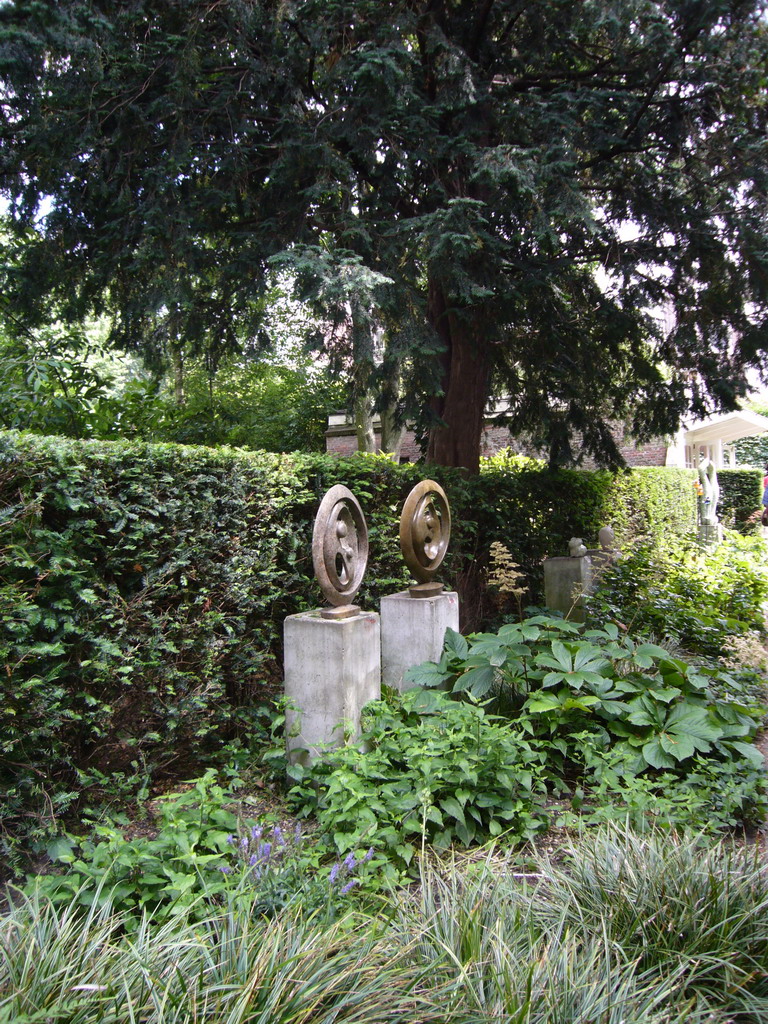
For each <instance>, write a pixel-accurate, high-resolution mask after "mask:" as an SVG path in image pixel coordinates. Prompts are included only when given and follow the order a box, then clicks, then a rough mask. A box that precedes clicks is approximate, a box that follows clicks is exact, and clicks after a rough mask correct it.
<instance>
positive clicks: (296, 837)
mask: <svg viewBox="0 0 768 1024" xmlns="http://www.w3.org/2000/svg"><path fill="white" fill-rule="evenodd" d="M293 841H294V843H300V842H301V825H297V826H296V828H295V829H294V830H293Z"/></svg>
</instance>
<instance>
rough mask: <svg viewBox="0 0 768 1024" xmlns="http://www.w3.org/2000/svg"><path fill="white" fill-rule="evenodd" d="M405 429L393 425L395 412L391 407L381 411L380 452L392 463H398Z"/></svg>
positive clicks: (401, 426)
mask: <svg viewBox="0 0 768 1024" xmlns="http://www.w3.org/2000/svg"><path fill="white" fill-rule="evenodd" d="M404 434H405V427H404V426H403V425H402V424H400V425H399V426H396V425H395V410H394V407H393V406H391V405H388V406H386V408H384V409H382V410H381V450H382V451H383V452H386V453H387V455H391V456H392V461H393V462H399V461H400V449H401V448H402V446H403V435H404Z"/></svg>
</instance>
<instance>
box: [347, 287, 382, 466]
mask: <svg viewBox="0 0 768 1024" xmlns="http://www.w3.org/2000/svg"><path fill="white" fill-rule="evenodd" d="M349 308H350V315H351V320H352V360H353V363H354V365H353V368H352V413H353V415H354V418H355V433H356V434H357V450H358V451H359V452H374V451H376V436H375V434H374V432H373V407H372V403H371V397H370V389H369V384H370V380H371V373H372V371H373V336H372V334H371V324H370V320H369V319H368V317H367V316H365V314H364V312H363V310H361V308H360V306H359V304H358V302H357V300H356V299H352V300H351V302H350V304H349Z"/></svg>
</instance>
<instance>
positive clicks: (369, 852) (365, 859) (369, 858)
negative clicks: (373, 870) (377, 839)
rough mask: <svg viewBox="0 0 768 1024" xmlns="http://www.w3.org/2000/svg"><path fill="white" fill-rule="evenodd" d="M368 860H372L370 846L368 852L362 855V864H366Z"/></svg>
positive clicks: (371, 848)
mask: <svg viewBox="0 0 768 1024" xmlns="http://www.w3.org/2000/svg"><path fill="white" fill-rule="evenodd" d="M369 860H373V847H372V846H371V847H370V848H369V850H368V853H366V855H365V856H364V857H363V864H367V863H368V861H369Z"/></svg>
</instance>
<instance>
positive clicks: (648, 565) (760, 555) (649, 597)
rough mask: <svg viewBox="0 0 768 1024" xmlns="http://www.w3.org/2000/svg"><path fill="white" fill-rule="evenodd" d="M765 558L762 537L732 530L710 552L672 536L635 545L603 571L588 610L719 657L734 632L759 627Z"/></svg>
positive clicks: (767, 591)
mask: <svg viewBox="0 0 768 1024" xmlns="http://www.w3.org/2000/svg"><path fill="white" fill-rule="evenodd" d="M765 559H766V554H765V545H764V543H763V541H762V540H760V539H757V538H742V537H740V536H739V535H738V534H736V533H729V534H727V537H726V540H725V541H724V543H723V544H721V545H719V546H718V547H717V548H715V549H713V550H710V551H702V550H701V549H699V548H698V547H696V546H694V545H691V544H688V545H686V544H681V543H679V542H678V543H677V544H675V543H672V542H669V543H667V544H666V545H664V546H663V547H661V548H658V547H651V546H646V545H639V546H637V547H635V548H633V549H632V550H631V551H630V552H629V553H628V554H627V556H626V557H624V558H622V559H621V560H620V561H619V562H618V563H617V564H615V565H614V566H612V567H611V569H610V570H609V571H607V572H606V573H605V574H604V575H603V577H602V579H601V585H600V590H599V592H598V594H597V595H596V596H595V597H594V598H592V599H591V602H590V609H591V611H590V614H591V615H592V616H593V617H595V618H596V619H598V620H599V619H603V620H605V619H606V618H608V619H613V620H614V621H616V622H620V623H622V624H624V625H626V626H629V627H630V628H631V630H632V631H633V632H635V633H644V634H646V635H647V634H651V633H652V634H654V635H655V636H656V637H657V638H669V639H671V640H675V641H677V642H678V643H679V644H681V645H682V646H683V647H684V648H685V649H686V650H688V651H692V652H695V653H697V654H703V655H708V656H711V657H720V656H722V655H724V654H725V653H726V650H725V648H726V645H727V641H728V638H729V637H730V636H732V635H733V634H741V633H746V632H747V631H750V630H755V631H758V632H762V631H763V629H764V617H763V611H762V605H763V603H764V602H765V601H766V599H768V567H767V566H766V560H765Z"/></svg>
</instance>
